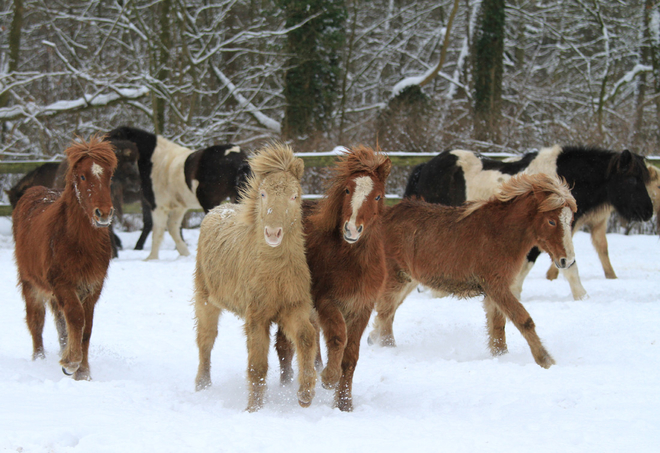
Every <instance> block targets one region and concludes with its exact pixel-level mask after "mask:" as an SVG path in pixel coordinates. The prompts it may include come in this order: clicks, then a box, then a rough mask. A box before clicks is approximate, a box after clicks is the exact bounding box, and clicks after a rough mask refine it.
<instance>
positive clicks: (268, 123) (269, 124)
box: [211, 65, 282, 134]
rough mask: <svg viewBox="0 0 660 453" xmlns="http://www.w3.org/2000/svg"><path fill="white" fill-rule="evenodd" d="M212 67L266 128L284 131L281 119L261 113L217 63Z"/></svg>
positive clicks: (241, 102) (217, 75)
mask: <svg viewBox="0 0 660 453" xmlns="http://www.w3.org/2000/svg"><path fill="white" fill-rule="evenodd" d="M211 68H213V72H215V75H216V77H217V78H218V79H220V81H221V82H222V83H223V84H224V85H225V87H227V89H228V90H229V91H230V92H231V94H232V96H234V99H236V102H238V104H239V105H240V106H241V107H242V108H244V109H245V110H246V111H247V112H248V113H249V114H250V115H252V116H254V118H255V119H256V120H257V121H258V122H259V123H260V124H261V125H262V126H264V127H265V128H267V129H270V130H271V131H273V132H277V133H278V134H281V133H282V124H281V123H280V122H279V121H276V120H274V119H272V118H271V117H269V116H267V115H265V114H263V113H261V112H260V111H259V109H258V108H257V107H256V106H255V105H254V104H252V103H251V102H250V101H248V100H247V99H246V98H245V97H243V96H242V95H241V94H240V93H239V92H238V90H237V88H236V85H234V84H233V83H232V82H231V80H229V78H228V77H227V76H226V75H224V74H223V73H222V71H220V70H219V69H218V68H216V67H215V65H211Z"/></svg>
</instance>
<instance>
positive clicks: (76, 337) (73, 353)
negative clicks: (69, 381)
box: [53, 284, 86, 376]
mask: <svg viewBox="0 0 660 453" xmlns="http://www.w3.org/2000/svg"><path fill="white" fill-rule="evenodd" d="M73 287H74V285H71V284H61V285H58V286H55V287H54V288H53V293H54V294H55V298H56V299H57V303H58V307H59V309H60V310H61V311H62V314H63V315H64V319H65V320H66V331H67V345H66V348H65V349H64V352H63V353H62V358H61V359H60V365H62V371H63V372H64V374H67V375H69V376H70V375H72V374H74V373H75V372H76V371H78V368H79V367H80V364H81V363H82V360H83V351H82V341H83V330H84V328H85V318H86V314H85V309H84V308H83V305H82V303H81V302H80V299H79V298H78V295H77V294H76V292H75V290H74V289H73Z"/></svg>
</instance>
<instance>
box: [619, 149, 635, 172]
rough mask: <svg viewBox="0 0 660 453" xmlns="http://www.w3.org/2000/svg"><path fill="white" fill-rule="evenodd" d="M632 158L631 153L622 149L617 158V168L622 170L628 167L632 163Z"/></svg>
mask: <svg viewBox="0 0 660 453" xmlns="http://www.w3.org/2000/svg"><path fill="white" fill-rule="evenodd" d="M632 160H633V155H632V153H631V152H630V151H629V150H627V149H624V150H623V151H621V158H620V159H619V168H620V169H622V170H623V169H626V168H628V167H629V166H630V164H631V163H632Z"/></svg>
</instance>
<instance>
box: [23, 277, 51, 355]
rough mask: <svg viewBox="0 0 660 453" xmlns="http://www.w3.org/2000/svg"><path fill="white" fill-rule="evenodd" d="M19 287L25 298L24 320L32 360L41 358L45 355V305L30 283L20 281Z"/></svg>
mask: <svg viewBox="0 0 660 453" xmlns="http://www.w3.org/2000/svg"><path fill="white" fill-rule="evenodd" d="M21 289H22V291H23V298H25V321H26V322H27V325H28V329H29V330H30V335H32V360H36V359H38V358H39V359H43V358H44V357H45V356H46V354H45V353H44V340H43V331H44V320H45V318H46V306H45V304H44V302H43V300H41V298H40V297H39V294H38V291H37V290H36V289H35V288H34V287H33V286H32V284H30V283H29V282H27V281H21Z"/></svg>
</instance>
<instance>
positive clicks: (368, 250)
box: [276, 147, 392, 411]
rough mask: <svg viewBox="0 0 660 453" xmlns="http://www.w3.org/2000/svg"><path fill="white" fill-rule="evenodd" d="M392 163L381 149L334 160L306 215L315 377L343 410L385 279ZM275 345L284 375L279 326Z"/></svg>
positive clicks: (286, 354)
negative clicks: (316, 328) (317, 332)
mask: <svg viewBox="0 0 660 453" xmlns="http://www.w3.org/2000/svg"><path fill="white" fill-rule="evenodd" d="M391 167H392V163H391V162H390V159H389V158H388V157H386V156H385V155H383V154H380V153H377V152H374V151H373V150H372V149H370V148H366V147H358V148H356V149H353V150H352V151H350V152H348V153H347V154H345V155H344V156H343V157H342V158H341V159H340V160H339V162H338V163H337V165H336V166H335V168H334V178H333V179H332V181H331V184H330V187H329V189H328V190H327V192H326V196H325V198H323V199H322V200H320V201H319V203H318V204H317V205H316V206H315V207H314V208H313V210H312V213H311V215H309V216H308V217H307V218H305V224H304V228H305V235H306V241H307V244H306V245H307V264H308V265H309V270H310V272H311V274H312V298H313V299H314V307H315V308H316V311H317V312H318V316H319V321H320V324H321V328H322V330H323V335H324V337H325V341H326V345H327V348H328V361H327V365H326V367H325V369H324V370H323V372H322V373H321V379H322V382H323V386H324V387H325V388H336V393H335V405H336V406H337V407H339V409H341V410H343V411H350V410H352V409H353V401H352V395H351V388H352V384H353V373H354V371H355V366H356V364H357V361H358V357H359V353H360V338H361V337H362V333H363V332H364V329H365V328H366V327H367V324H368V323H369V317H370V316H371V311H372V310H373V308H374V304H375V303H376V301H377V300H378V297H379V294H380V292H381V290H382V287H383V282H384V279H385V252H384V247H383V240H382V233H381V213H382V212H383V198H384V195H385V182H386V180H387V176H388V175H389V173H390V169H391ZM276 347H277V351H278V354H279V356H280V364H281V366H282V378H283V380H284V381H286V380H288V379H290V376H291V372H290V367H291V357H292V355H293V350H292V348H291V344H290V343H289V342H288V341H286V339H285V338H284V336H283V335H282V334H281V333H280V332H278V335H277V342H276Z"/></svg>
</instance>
